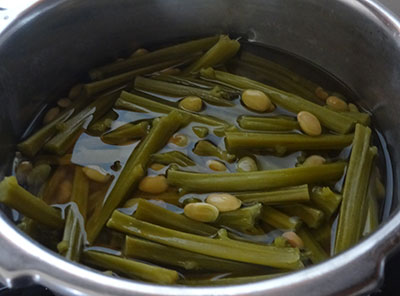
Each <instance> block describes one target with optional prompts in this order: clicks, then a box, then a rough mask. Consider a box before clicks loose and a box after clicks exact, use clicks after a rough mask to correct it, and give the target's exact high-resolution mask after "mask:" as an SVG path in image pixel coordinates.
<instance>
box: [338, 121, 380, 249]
mask: <svg viewBox="0 0 400 296" xmlns="http://www.w3.org/2000/svg"><path fill="white" fill-rule="evenodd" d="M370 141H371V129H370V128H368V127H365V126H363V125H361V124H357V126H356V132H355V136H354V141H353V147H352V151H351V155H350V162H349V166H348V169H347V173H346V179H345V183H344V188H343V194H342V195H343V200H342V205H341V207H340V214H339V223H338V228H337V234H336V243H335V254H338V253H340V252H342V251H344V250H346V249H348V248H350V247H351V246H353V245H354V244H356V243H357V242H358V241H359V239H360V238H361V234H362V230H363V227H364V225H365V224H364V222H365V221H360V220H362V219H365V216H364V214H363V213H362V212H363V210H364V209H367V198H366V196H367V190H368V181H369V176H370V173H371V167H372V162H373V159H374V156H375V155H376V153H377V151H376V147H372V148H371V147H370ZM354 213H358V214H357V215H355V214H354Z"/></svg>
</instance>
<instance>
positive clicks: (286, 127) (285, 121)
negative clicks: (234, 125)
mask: <svg viewBox="0 0 400 296" xmlns="http://www.w3.org/2000/svg"><path fill="white" fill-rule="evenodd" d="M238 123H239V126H240V127H241V128H244V129H248V130H255V131H293V130H296V129H299V123H298V122H297V121H296V120H294V119H293V118H291V117H278V116H274V117H256V116H241V117H239V119H238Z"/></svg>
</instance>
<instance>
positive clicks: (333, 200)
mask: <svg viewBox="0 0 400 296" xmlns="http://www.w3.org/2000/svg"><path fill="white" fill-rule="evenodd" d="M311 201H312V203H313V204H315V206H317V208H319V209H321V210H322V211H323V212H324V213H325V218H326V219H327V220H328V219H329V218H330V217H332V215H333V214H334V213H335V212H336V210H337V209H338V207H339V205H340V202H341V201H342V196H341V195H340V194H337V193H334V192H333V191H332V190H331V189H330V188H329V187H314V188H313V189H312V191H311Z"/></svg>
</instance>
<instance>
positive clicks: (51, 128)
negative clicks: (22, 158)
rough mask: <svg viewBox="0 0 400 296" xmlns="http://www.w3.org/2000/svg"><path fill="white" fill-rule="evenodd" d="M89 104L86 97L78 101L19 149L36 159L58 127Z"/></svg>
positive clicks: (20, 144)
mask: <svg viewBox="0 0 400 296" xmlns="http://www.w3.org/2000/svg"><path fill="white" fill-rule="evenodd" d="M86 103H87V100H86V98H85V97H81V98H79V99H77V100H76V101H75V102H74V103H73V104H72V105H71V106H70V107H69V108H67V109H66V110H65V111H63V112H62V113H61V114H60V115H59V116H58V117H57V118H56V119H55V120H53V121H52V122H50V123H48V124H47V125H45V126H43V127H42V128H41V129H39V130H38V131H37V132H35V133H34V134H33V135H31V136H29V138H27V139H26V140H24V141H23V142H21V143H19V144H18V146H17V148H18V150H19V151H21V152H22V153H23V154H24V155H26V156H28V157H34V156H35V155H36V154H37V153H38V152H39V151H40V149H42V147H43V146H44V145H45V144H46V142H47V141H48V140H50V139H51V138H52V137H53V136H54V135H55V134H56V132H57V125H59V124H61V123H62V122H65V121H66V120H68V119H69V118H70V117H71V116H73V115H74V114H76V113H77V112H79V111H80V110H81V109H82V108H83V107H84V106H85V105H86Z"/></svg>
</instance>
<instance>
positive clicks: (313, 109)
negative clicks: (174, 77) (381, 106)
mask: <svg viewBox="0 0 400 296" xmlns="http://www.w3.org/2000/svg"><path fill="white" fill-rule="evenodd" d="M201 75H202V76H204V77H206V78H209V79H216V80H218V81H221V82H223V83H227V84H229V85H233V86H236V87H240V88H242V89H257V90H260V91H262V92H264V93H265V94H267V95H268V96H269V97H270V99H271V101H272V102H273V103H275V104H277V105H278V106H281V107H283V108H285V109H287V110H289V111H292V112H295V113H298V112H300V111H308V112H310V113H312V114H314V115H315V116H316V117H317V118H318V119H319V121H320V122H321V124H322V125H323V126H325V127H327V128H329V129H331V130H333V131H335V132H338V133H341V134H346V133H349V132H351V131H352V130H353V129H354V125H355V120H354V119H351V118H349V117H347V116H345V115H343V114H341V113H339V112H335V111H332V110H329V109H328V108H325V107H323V106H320V105H318V104H315V103H313V102H310V101H308V100H306V99H303V98H301V97H299V96H296V95H293V94H290V93H287V92H284V91H281V90H279V89H276V88H273V87H270V86H267V85H265V84H262V83H259V82H256V81H254V80H251V79H248V78H245V77H241V76H237V75H233V74H229V73H226V72H221V71H214V70H213V69H212V68H208V69H205V70H202V71H201Z"/></svg>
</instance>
